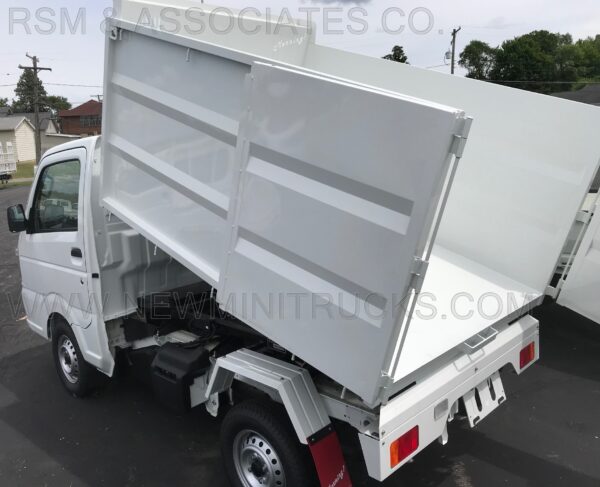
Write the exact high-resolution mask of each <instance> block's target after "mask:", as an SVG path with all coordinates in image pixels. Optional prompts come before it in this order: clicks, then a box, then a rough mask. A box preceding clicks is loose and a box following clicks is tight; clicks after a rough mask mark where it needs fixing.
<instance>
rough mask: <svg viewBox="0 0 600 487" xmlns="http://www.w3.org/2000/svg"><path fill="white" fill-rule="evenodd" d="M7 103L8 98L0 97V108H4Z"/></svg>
mask: <svg viewBox="0 0 600 487" xmlns="http://www.w3.org/2000/svg"><path fill="white" fill-rule="evenodd" d="M7 106H9V105H8V98H0V108H5V107H7Z"/></svg>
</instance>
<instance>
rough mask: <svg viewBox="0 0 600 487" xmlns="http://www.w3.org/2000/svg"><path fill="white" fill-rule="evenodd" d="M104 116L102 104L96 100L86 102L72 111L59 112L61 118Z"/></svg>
mask: <svg viewBox="0 0 600 487" xmlns="http://www.w3.org/2000/svg"><path fill="white" fill-rule="evenodd" d="M101 114H102V103H101V102H98V101H96V100H90V101H88V102H85V103H84V104H83V105H80V106H78V107H76V108H73V109H71V110H61V111H60V112H58V116H59V117H82V116H86V115H101Z"/></svg>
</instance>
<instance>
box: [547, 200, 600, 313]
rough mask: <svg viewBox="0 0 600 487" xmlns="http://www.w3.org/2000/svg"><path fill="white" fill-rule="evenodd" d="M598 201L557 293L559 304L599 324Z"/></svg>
mask: <svg viewBox="0 0 600 487" xmlns="http://www.w3.org/2000/svg"><path fill="white" fill-rule="evenodd" d="M599 205H600V202H597V203H596V207H595V211H594V216H593V217H592V220H591V222H590V225H589V227H588V229H587V231H586V233H585V236H584V237H583V240H582V241H581V245H580V247H579V250H578V251H577V254H576V255H575V259H574V260H573V265H572V267H571V269H570V271H569V274H568V276H567V279H566V281H565V282H564V284H563V286H562V289H561V291H560V294H559V296H558V301H557V302H558V304H561V305H562V306H565V307H567V308H570V309H572V310H573V311H576V312H577V313H579V314H581V315H583V316H585V317H586V318H589V319H590V320H593V321H595V322H597V323H600V206H599Z"/></svg>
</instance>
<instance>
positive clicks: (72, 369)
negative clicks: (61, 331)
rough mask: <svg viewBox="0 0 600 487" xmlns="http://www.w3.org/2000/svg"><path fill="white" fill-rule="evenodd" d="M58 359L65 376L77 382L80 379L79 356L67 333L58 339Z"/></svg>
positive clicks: (73, 382)
mask: <svg viewBox="0 0 600 487" xmlns="http://www.w3.org/2000/svg"><path fill="white" fill-rule="evenodd" d="M58 361H59V362H60V368H61V370H62V373H63V375H64V376H65V378H66V379H67V380H68V381H69V382H70V383H71V384H76V383H77V381H78V380H79V358H78V357H77V350H75V345H73V342H72V341H71V339H70V338H69V337H67V336H65V335H63V336H61V337H60V338H59V340H58Z"/></svg>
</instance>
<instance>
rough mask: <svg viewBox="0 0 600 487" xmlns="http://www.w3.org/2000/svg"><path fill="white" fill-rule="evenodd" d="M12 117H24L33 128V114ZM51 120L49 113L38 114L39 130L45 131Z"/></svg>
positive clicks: (19, 114)
mask: <svg viewBox="0 0 600 487" xmlns="http://www.w3.org/2000/svg"><path fill="white" fill-rule="evenodd" d="M11 116H12V117H25V118H26V119H27V120H29V122H30V123H31V124H32V125H34V126H35V113H13V114H12V115H11ZM50 120H52V113H51V112H40V128H41V129H42V130H46V129H47V128H48V125H49V124H50Z"/></svg>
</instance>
